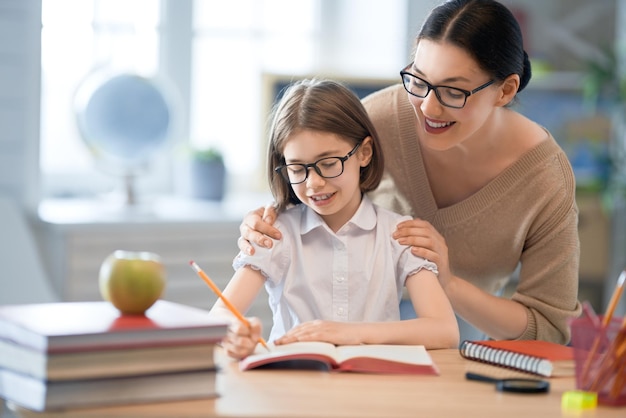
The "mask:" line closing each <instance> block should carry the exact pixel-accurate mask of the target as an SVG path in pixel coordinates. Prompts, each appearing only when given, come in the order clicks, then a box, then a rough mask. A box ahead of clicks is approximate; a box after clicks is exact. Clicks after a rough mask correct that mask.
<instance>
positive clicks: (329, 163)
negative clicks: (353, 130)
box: [274, 142, 361, 184]
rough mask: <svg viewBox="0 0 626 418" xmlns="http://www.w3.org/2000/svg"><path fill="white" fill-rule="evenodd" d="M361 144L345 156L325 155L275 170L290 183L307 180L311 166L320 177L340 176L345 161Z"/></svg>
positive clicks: (281, 166)
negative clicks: (310, 161) (312, 161)
mask: <svg viewBox="0 0 626 418" xmlns="http://www.w3.org/2000/svg"><path fill="white" fill-rule="evenodd" d="M360 145H361V143H360V142H359V143H358V144H356V146H355V147H354V148H352V151H350V152H349V153H347V154H346V156H345V157H325V158H321V159H319V160H317V161H315V162H314V163H310V164H285V165H280V166H278V167H276V168H275V169H274V171H275V172H277V173H279V174H280V175H281V176H283V178H284V179H285V180H286V181H288V182H289V183H290V184H300V183H303V182H305V181H306V179H307V178H308V177H309V168H312V169H314V170H315V172H316V173H317V174H318V175H319V176H320V177H323V178H325V179H332V178H334V177H339V176H340V175H341V174H342V173H343V165H344V163H345V162H346V161H347V160H348V158H350V157H352V156H353V155H354V153H355V152H356V150H357V149H358V148H359V146H360Z"/></svg>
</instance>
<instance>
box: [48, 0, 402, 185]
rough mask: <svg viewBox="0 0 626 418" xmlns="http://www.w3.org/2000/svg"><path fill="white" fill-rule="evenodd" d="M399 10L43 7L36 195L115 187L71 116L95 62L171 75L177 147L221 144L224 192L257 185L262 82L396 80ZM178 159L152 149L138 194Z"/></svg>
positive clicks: (252, 0)
mask: <svg viewBox="0 0 626 418" xmlns="http://www.w3.org/2000/svg"><path fill="white" fill-rule="evenodd" d="M407 3H408V0H395V1H388V2H380V1H376V0H367V1H362V0H298V1H295V2H294V1H290V0H222V1H218V0H211V1H207V0H195V1H194V0H161V1H159V0H43V6H42V10H43V17H42V21H43V28H42V98H41V100H42V107H41V148H40V149H41V157H40V168H41V180H42V192H43V193H44V196H47V197H54V196H56V197H64V196H72V197H74V196H78V197H81V196H86V197H90V196H94V195H96V194H99V193H105V192H109V191H111V190H113V189H114V188H115V187H116V186H119V185H121V184H122V181H121V179H117V178H115V177H112V176H110V175H107V174H105V173H104V172H101V171H99V170H98V168H97V167H95V166H94V164H93V160H92V156H91V155H90V153H89V152H88V151H87V149H86V147H85V146H84V145H83V143H82V140H81V139H80V136H79V132H78V130H77V127H76V122H75V115H74V112H73V97H74V92H75V91H76V89H77V87H78V86H79V85H80V82H81V80H83V79H84V78H85V77H86V76H87V75H88V74H89V73H90V72H91V71H94V70H95V69H98V68H103V67H105V68H113V69H119V70H131V71H137V72H140V73H141V74H145V75H148V76H150V75H155V76H159V77H165V78H168V79H170V80H171V81H172V83H173V84H174V85H176V86H177V87H178V90H179V92H180V97H181V105H182V106H181V107H182V109H184V110H185V112H184V114H183V118H182V124H181V125H182V126H181V129H180V134H179V135H178V136H177V137H176V138H174V142H175V143H177V144H183V143H190V144H191V145H193V146H197V147H204V146H209V145H211V146H217V147H219V148H221V149H222V150H223V152H224V154H225V160H226V165H227V168H228V171H229V177H231V180H232V181H231V183H232V184H231V187H232V188H234V189H236V190H242V191H245V190H246V188H249V187H260V186H259V185H263V184H264V182H265V178H264V176H263V175H262V174H259V173H261V170H262V168H263V167H261V165H262V164H263V163H262V162H263V159H264V154H265V150H264V149H263V147H264V145H263V144H264V142H263V141H262V138H263V135H264V131H265V126H266V125H265V124H266V118H267V116H268V115H267V114H265V112H266V111H267V108H266V107H265V104H264V102H265V101H266V100H267V97H265V96H266V95H267V92H266V90H267V86H265V85H264V77H263V75H264V74H285V75H294V76H298V75H312V74H316V75H330V76H339V77H341V76H342V75H344V76H351V77H374V78H377V77H380V78H393V77H396V76H397V71H398V69H399V68H400V67H402V66H403V65H404V64H405V61H406V57H407V41H406V33H405V31H406V29H405V27H406V24H405V21H406V20H407V17H406V16H405V14H406V10H407ZM67 10H72V13H71V15H70V14H69V13H67ZM185 10H187V11H188V12H189V13H188V14H186V13H185ZM373 27H376V28H377V30H376V31H373V30H372V28H373ZM178 155H179V154H178V152H177V149H176V146H174V149H172V150H171V152H167V153H162V154H160V155H159V156H158V158H156V159H155V161H154V162H153V163H152V164H150V166H149V167H148V168H146V170H145V173H144V174H143V175H140V176H139V177H138V179H137V188H138V190H139V192H140V193H171V192H173V191H175V188H176V181H175V178H174V177H176V175H177V171H176V159H177V156H178ZM252 178H254V179H258V180H257V181H251V179H252Z"/></svg>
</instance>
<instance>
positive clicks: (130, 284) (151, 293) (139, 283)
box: [99, 250, 166, 315]
mask: <svg viewBox="0 0 626 418" xmlns="http://www.w3.org/2000/svg"><path fill="white" fill-rule="evenodd" d="M99 283H100V294H101V295H102V297H103V298H104V299H105V300H108V301H109V302H111V303H112V304H113V306H115V307H116V308H117V309H119V311H120V312H122V313H123V314H131V315H141V314H143V313H144V312H145V311H146V310H147V309H148V308H149V307H150V306H152V305H153V304H154V302H156V301H157V300H158V299H159V298H160V297H161V295H162V294H163V291H164V290H165V283H166V277H165V268H164V266H163V263H162V262H161V257H159V255H157V254H155V253H151V252H147V251H140V252H135V251H122V250H118V251H115V252H113V253H112V254H111V255H109V256H108V257H107V258H106V259H105V260H104V261H103V262H102V265H101V266H100V275H99Z"/></svg>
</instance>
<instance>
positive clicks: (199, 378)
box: [0, 300, 228, 411]
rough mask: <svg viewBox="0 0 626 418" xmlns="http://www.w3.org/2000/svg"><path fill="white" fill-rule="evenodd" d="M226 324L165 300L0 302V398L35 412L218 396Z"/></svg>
mask: <svg viewBox="0 0 626 418" xmlns="http://www.w3.org/2000/svg"><path fill="white" fill-rule="evenodd" d="M227 327H228V326H227V324H226V323H225V322H223V321H218V320H215V319H213V318H210V317H209V316H208V312H207V311H205V310H202V309H198V308H194V307H190V306H185V305H181V304H177V303H173V302H168V301H165V300H159V301H157V302H156V303H155V304H154V305H153V306H152V307H151V308H150V309H148V310H147V311H146V313H145V316H144V315H122V314H120V313H119V311H117V309H115V308H114V307H113V305H111V304H110V303H109V302H104V301H102V302H63V303H46V304H29V305H5V306H0V398H4V399H5V400H7V401H10V402H13V403H15V404H16V405H18V406H20V407H24V408H27V409H31V410H33V411H51V410H58V409H66V408H76V407H92V406H94V407H95V406H103V405H120V404H129V403H145V402H157V401H158V402H160V401H174V400H182V399H191V398H210V397H215V396H217V392H216V385H215V380H216V379H215V378H216V372H217V369H216V364H215V361H214V355H213V354H214V353H213V351H214V348H215V346H216V344H217V343H218V342H220V341H221V340H222V338H223V337H224V336H225V335H226V332H227Z"/></svg>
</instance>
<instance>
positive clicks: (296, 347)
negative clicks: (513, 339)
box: [245, 341, 337, 363]
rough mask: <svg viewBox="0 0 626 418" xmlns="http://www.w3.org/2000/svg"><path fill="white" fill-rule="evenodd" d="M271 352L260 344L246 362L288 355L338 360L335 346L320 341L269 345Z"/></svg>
mask: <svg viewBox="0 0 626 418" xmlns="http://www.w3.org/2000/svg"><path fill="white" fill-rule="evenodd" d="M268 346H269V348H270V351H267V349H266V348H265V347H263V346H262V345H260V344H258V345H257V347H256V349H255V350H254V354H252V355H250V356H248V357H247V358H246V359H245V360H246V362H248V363H249V362H253V361H256V360H259V359H270V358H279V357H282V356H285V355H288V354H318V355H323V356H327V357H330V358H333V359H335V360H337V358H336V357H337V353H336V347H335V345H334V344H330V343H325V342H319V341H303V342H295V343H290V344H282V345H275V344H273V343H269V344H268Z"/></svg>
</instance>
